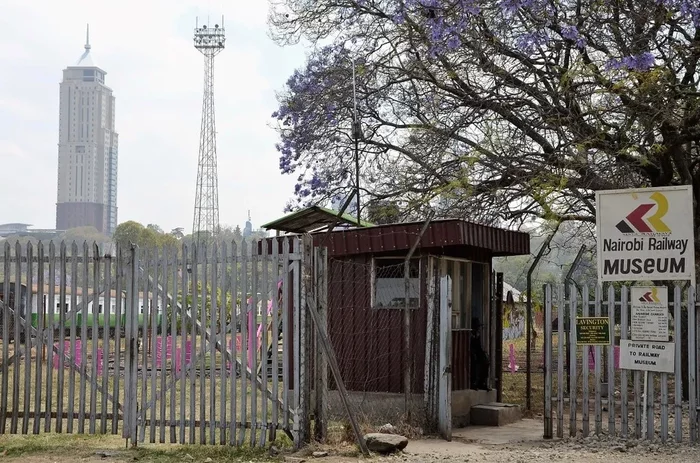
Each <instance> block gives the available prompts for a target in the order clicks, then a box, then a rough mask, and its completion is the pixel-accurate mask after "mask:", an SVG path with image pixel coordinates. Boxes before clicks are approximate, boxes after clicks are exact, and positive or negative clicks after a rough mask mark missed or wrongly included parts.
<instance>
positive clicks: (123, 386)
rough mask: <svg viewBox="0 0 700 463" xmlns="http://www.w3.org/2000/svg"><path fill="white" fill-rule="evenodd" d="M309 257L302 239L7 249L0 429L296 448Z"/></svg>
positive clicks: (1, 291)
mask: <svg viewBox="0 0 700 463" xmlns="http://www.w3.org/2000/svg"><path fill="white" fill-rule="evenodd" d="M302 253H303V248H302V246H301V241H300V240H299V239H298V238H295V239H281V238H280V239H279V240H276V239H273V240H267V241H263V242H260V241H254V242H250V243H247V244H246V243H245V242H244V244H243V245H242V246H240V247H238V248H237V247H236V245H235V243H234V244H233V245H232V246H231V245H228V246H227V245H226V244H223V245H218V246H217V245H214V246H211V247H210V248H209V249H207V248H205V247H201V248H199V249H198V248H197V247H195V246H192V247H188V246H183V247H182V248H180V249H139V248H137V247H135V246H134V247H131V248H128V249H121V248H117V249H116V252H114V253H111V252H105V251H104V249H100V247H98V246H96V245H93V246H89V245H88V244H87V243H86V244H84V246H82V247H79V246H78V245H76V244H75V243H73V244H72V245H69V244H66V243H60V244H59V245H55V244H54V243H51V244H49V245H48V246H46V245H43V244H41V243H39V244H38V245H32V244H31V243H29V244H26V245H20V244H19V243H16V244H15V245H14V246H11V245H10V244H9V243H5V245H4V252H3V255H2V256H0V270H2V276H1V277H0V284H2V287H0V310H1V312H2V313H1V317H0V322H1V323H2V327H1V329H0V335H1V336H2V338H1V339H0V355H1V358H0V389H1V390H0V434H4V433H12V434H15V433H21V434H28V433H33V434H38V433H40V432H58V433H62V432H66V433H73V432H78V433H91V434H96V433H97V434H108V433H111V434H121V435H122V436H123V437H124V438H126V439H130V440H131V442H132V444H136V443H137V442H145V441H146V440H147V439H148V441H150V442H152V443H155V442H161V443H164V442H171V443H187V444H194V443H200V444H222V445H223V444H228V445H243V444H250V445H257V446H263V445H265V443H266V442H269V441H270V440H274V439H276V438H277V435H278V433H279V432H284V433H286V434H287V435H288V436H289V437H290V438H293V439H294V440H295V441H297V442H298V440H299V436H296V435H294V432H293V431H294V429H296V428H298V423H299V422H300V421H303V420H304V419H305V417H301V416H299V410H300V408H299V407H298V403H297V402H298V401H299V393H298V392H297V394H296V396H295V394H294V393H293V392H294V391H293V390H292V389H291V385H292V384H293V383H294V382H295V380H296V382H297V384H298V383H299V377H300V375H304V374H306V372H305V368H304V365H299V364H298V362H297V364H296V365H295V364H294V362H295V359H298V358H299V355H298V352H297V351H298V349H299V348H300V347H299V344H298V343H294V342H293V341H292V339H293V338H294V337H295V336H292V331H291V330H293V329H296V330H301V329H304V327H303V326H301V327H299V326H297V325H298V324H295V323H294V320H295V318H294V316H295V314H298V313H299V307H301V303H302V292H303V291H305V288H304V285H305V284H306V283H305V282H304V281H303V280H304V279H303V278H300V275H301V272H302V264H303V262H304V256H303V255H302ZM295 334H296V335H297V336H298V335H299V333H298V332H297V333H295ZM302 379H303V377H302ZM297 389H298V388H297Z"/></svg>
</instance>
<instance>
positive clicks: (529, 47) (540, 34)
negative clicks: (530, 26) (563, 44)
mask: <svg viewBox="0 0 700 463" xmlns="http://www.w3.org/2000/svg"><path fill="white" fill-rule="evenodd" d="M548 42H549V36H548V35H547V33H546V32H545V31H535V32H530V33H528V34H523V35H521V36H520V37H518V39H517V41H516V46H517V47H518V48H519V49H520V50H521V51H523V52H524V53H527V54H529V55H532V54H534V53H535V51H536V50H537V48H538V47H540V46H542V45H546V44H547V43H548Z"/></svg>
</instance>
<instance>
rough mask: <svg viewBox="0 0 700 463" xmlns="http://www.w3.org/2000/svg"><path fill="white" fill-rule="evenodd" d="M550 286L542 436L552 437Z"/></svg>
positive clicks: (549, 292)
mask: <svg viewBox="0 0 700 463" xmlns="http://www.w3.org/2000/svg"><path fill="white" fill-rule="evenodd" d="M552 420H553V415H552V287H551V286H550V285H545V287H544V438H545V439H552V438H553V437H554V423H553V422H552Z"/></svg>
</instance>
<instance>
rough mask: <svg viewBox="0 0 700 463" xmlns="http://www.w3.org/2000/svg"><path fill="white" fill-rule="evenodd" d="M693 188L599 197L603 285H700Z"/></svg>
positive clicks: (609, 193) (599, 194) (604, 193)
mask: <svg viewBox="0 0 700 463" xmlns="http://www.w3.org/2000/svg"><path fill="white" fill-rule="evenodd" d="M692 194H693V193H692V187H691V186H690V185H684V186H674V187H660V188H640V189H630V190H607V191H599V192H596V208H597V220H596V222H597V224H596V225H597V226H596V229H597V235H598V236H597V238H598V280H599V281H600V282H601V283H602V282H604V281H645V280H691V281H695V247H694V239H693V197H692Z"/></svg>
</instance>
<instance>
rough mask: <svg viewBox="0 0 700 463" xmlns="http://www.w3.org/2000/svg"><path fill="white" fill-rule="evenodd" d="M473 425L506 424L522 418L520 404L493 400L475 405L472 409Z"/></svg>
mask: <svg viewBox="0 0 700 463" xmlns="http://www.w3.org/2000/svg"><path fill="white" fill-rule="evenodd" d="M470 417H471V420H470V421H471V424H472V426H504V425H506V424H510V423H515V422H516V421H519V420H520V419H521V418H522V413H521V411H520V406H519V405H515V404H504V403H500V402H491V403H487V404H481V405H474V406H473V407H472V408H471V410H470Z"/></svg>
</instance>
